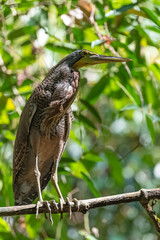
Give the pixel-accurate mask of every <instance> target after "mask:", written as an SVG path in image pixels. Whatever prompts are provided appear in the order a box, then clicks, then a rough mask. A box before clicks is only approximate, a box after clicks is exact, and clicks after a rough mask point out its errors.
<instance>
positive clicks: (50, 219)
mask: <svg viewBox="0 0 160 240" xmlns="http://www.w3.org/2000/svg"><path fill="white" fill-rule="evenodd" d="M43 203H44V204H45V205H46V207H47V208H48V211H49V221H50V222H51V224H52V225H53V219H52V211H51V208H50V203H49V202H48V201H45V202H43ZM45 216H46V215H45Z"/></svg>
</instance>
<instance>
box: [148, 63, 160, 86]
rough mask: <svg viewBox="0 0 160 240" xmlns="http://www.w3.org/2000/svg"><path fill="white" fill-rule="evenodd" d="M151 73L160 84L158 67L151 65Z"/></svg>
mask: <svg viewBox="0 0 160 240" xmlns="http://www.w3.org/2000/svg"><path fill="white" fill-rule="evenodd" d="M149 68H150V69H151V71H152V72H153V74H154V76H155V77H156V78H157V80H158V81H159V82H160V74H159V71H160V69H159V67H158V65H156V64H151V65H150V67H149Z"/></svg>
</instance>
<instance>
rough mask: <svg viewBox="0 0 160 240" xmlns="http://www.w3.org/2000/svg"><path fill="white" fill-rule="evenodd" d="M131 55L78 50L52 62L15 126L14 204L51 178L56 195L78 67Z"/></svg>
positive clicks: (29, 199) (38, 192)
mask: <svg viewBox="0 0 160 240" xmlns="http://www.w3.org/2000/svg"><path fill="white" fill-rule="evenodd" d="M129 60H130V59H127V58H122V57H109V56H104V55H99V54H96V53H93V52H90V51H87V50H77V51H75V52H73V53H71V54H70V55H68V56H67V57H65V58H63V59H62V60H61V61H60V62H59V63H58V64H57V65H56V66H54V67H53V68H52V69H51V70H50V71H49V73H48V74H47V76H46V78H45V79H44V80H43V81H42V82H41V83H40V84H39V85H38V86H37V87H36V88H35V89H34V91H33V93H32V95H31V96H30V98H29V99H28V101H27V103H26V105H25V107H24V109H23V112H22V115H21V118H20V122H19V126H18V131H17V135H16V140H15V146H14V155H13V190H14V199H15V205H25V204H30V203H32V202H33V201H34V200H35V199H36V198H37V196H38V197H39V203H40V204H41V203H43V199H42V194H41V191H42V190H43V189H44V188H45V187H46V185H47V184H48V182H49V180H50V179H52V182H53V185H54V187H55V189H56V191H57V194H58V196H59V199H60V201H61V202H62V203H64V199H63V196H62V193H61V191H60V189H59V186H58V177H57V169H58V164H59V161H60V159H61V156H62V153H63V151H64V148H65V146H66V143H67V139H68V137H69V133H70V129H71V124H72V119H73V114H72V109H71V104H72V103H73V101H74V99H75V97H76V95H77V92H78V86H79V80H80V72H79V71H78V69H79V68H81V67H83V66H89V65H94V64H99V63H110V62H112V63H113V62H126V61H129Z"/></svg>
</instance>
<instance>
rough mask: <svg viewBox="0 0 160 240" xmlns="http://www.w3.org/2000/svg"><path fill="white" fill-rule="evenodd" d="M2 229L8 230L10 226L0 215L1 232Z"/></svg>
mask: <svg viewBox="0 0 160 240" xmlns="http://www.w3.org/2000/svg"><path fill="white" fill-rule="evenodd" d="M2 231H3V232H10V226H9V225H8V223H7V222H6V221H5V220H4V219H3V218H2V217H0V232H2Z"/></svg>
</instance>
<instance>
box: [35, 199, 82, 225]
mask: <svg viewBox="0 0 160 240" xmlns="http://www.w3.org/2000/svg"><path fill="white" fill-rule="evenodd" d="M41 207H43V208H46V209H47V212H48V213H49V220H50V222H51V224H53V219H52V213H55V214H56V213H60V214H61V216H60V220H62V219H63V213H64V212H68V213H69V217H70V219H71V217H72V212H73V211H74V212H75V211H76V212H77V211H79V210H80V202H79V201H78V200H77V199H76V198H74V199H73V200H72V201H70V200H69V198H68V197H67V198H66V201H65V202H63V200H62V199H60V202H59V203H57V202H56V201H55V200H51V201H43V202H40V201H39V202H38V203H37V206H36V217H37V216H38V214H39V210H40V208H41ZM45 217H46V218H48V217H47V215H46V214H45Z"/></svg>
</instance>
